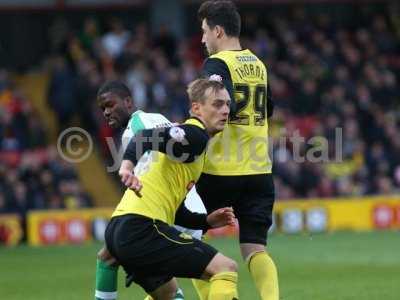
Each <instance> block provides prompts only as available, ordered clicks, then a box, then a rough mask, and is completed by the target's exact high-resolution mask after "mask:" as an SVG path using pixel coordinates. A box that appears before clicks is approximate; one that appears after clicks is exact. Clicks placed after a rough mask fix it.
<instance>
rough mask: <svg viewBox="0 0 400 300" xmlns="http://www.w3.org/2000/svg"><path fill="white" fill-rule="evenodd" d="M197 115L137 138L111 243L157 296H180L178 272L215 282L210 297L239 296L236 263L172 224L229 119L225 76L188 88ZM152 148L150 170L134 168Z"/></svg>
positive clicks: (123, 172) (108, 236)
mask: <svg viewBox="0 0 400 300" xmlns="http://www.w3.org/2000/svg"><path fill="white" fill-rule="evenodd" d="M188 93H189V99H190V100H191V113H192V118H190V119H188V120H187V121H186V122H185V123H184V124H182V125H179V126H174V127H169V128H158V129H145V130H142V131H141V132H140V133H138V134H137V135H135V137H133V138H132V140H131V141H130V143H129V145H128V147H127V149H126V151H125V154H124V158H123V161H122V164H121V168H120V171H119V174H120V177H121V181H122V182H123V183H124V184H125V186H127V187H128V189H127V190H126V192H125V194H124V196H123V197H122V199H121V201H120V203H119V204H118V206H117V208H116V209H115V211H114V213H113V215H112V218H111V221H110V223H109V225H108V226H107V229H106V233H105V240H106V245H107V249H108V250H109V251H110V253H111V254H112V255H113V256H114V257H115V258H116V259H117V260H118V262H119V263H120V264H121V265H122V266H123V267H124V269H125V271H126V273H127V276H128V277H129V278H130V279H132V280H133V281H135V282H136V283H138V284H139V285H140V286H142V287H143V288H144V290H145V291H146V292H147V293H149V294H150V295H151V296H152V297H153V298H154V299H162V300H164V299H168V300H170V299H173V297H174V296H175V293H176V289H177V283H176V280H175V279H174V277H187V278H201V279H203V280H209V282H210V289H209V291H208V295H207V297H208V299H213V300H220V299H221V300H222V299H224V300H225V299H226V300H233V299H238V296H237V291H236V282H237V270H236V263H235V262H234V261H233V260H232V259H230V258H227V257H225V256H224V255H222V254H221V253H219V252H218V251H217V250H215V249H214V248H213V247H211V246H209V245H207V244H205V243H203V242H202V241H200V240H197V239H193V238H192V237H191V236H188V235H185V234H183V233H181V232H179V231H178V230H177V229H175V228H174V227H173V226H172V225H173V223H174V219H175V213H176V211H177V209H178V207H179V206H180V205H181V203H182V201H183V199H184V198H185V196H186V194H187V192H188V191H189V190H190V189H191V188H192V186H193V184H194V183H195V182H196V181H197V180H198V178H199V177H200V175H201V172H202V170H203V167H204V155H205V149H206V146H207V143H208V140H209V138H210V137H212V136H214V135H215V134H216V133H218V132H220V131H221V130H222V129H223V128H224V126H225V123H226V121H227V119H228V114H229V105H230V96H229V93H228V92H227V90H226V89H225V87H224V85H223V84H222V83H221V82H220V81H213V80H208V79H198V80H196V81H194V82H193V83H191V84H190V85H189V88H188ZM147 151H151V152H150V155H151V157H152V160H151V163H150V165H149V166H148V168H147V169H145V170H141V171H140V173H139V174H134V173H133V170H134V167H135V165H136V163H137V162H138V160H139V159H140V157H141V156H142V155H143V154H144V153H146V152H147Z"/></svg>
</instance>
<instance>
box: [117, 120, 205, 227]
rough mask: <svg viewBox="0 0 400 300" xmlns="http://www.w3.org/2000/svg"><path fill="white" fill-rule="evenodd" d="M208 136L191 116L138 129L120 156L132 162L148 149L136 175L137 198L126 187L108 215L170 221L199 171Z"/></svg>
mask: <svg viewBox="0 0 400 300" xmlns="http://www.w3.org/2000/svg"><path fill="white" fill-rule="evenodd" d="M208 139H209V137H208V134H207V132H206V130H205V127H204V125H203V124H202V123H201V122H200V121H199V120H198V119H195V118H190V119H188V120H187V121H186V122H185V123H184V124H183V125H179V126H174V127H170V128H158V129H146V130H143V131H141V132H139V133H138V134H137V135H136V136H135V137H134V138H133V139H132V140H131V141H130V143H129V145H128V147H127V149H126V152H125V154H124V159H129V160H131V161H132V162H133V163H134V164H136V163H137V161H138V160H139V158H140V157H141V156H142V155H143V154H144V153H145V152H147V151H151V153H150V155H151V157H152V159H151V163H150V164H149V165H148V167H147V168H146V170H145V171H144V172H142V174H137V176H138V177H139V180H140V181H141V183H142V185H143V188H142V190H141V191H140V194H141V197H140V196H139V195H137V194H136V193H135V192H133V191H132V190H130V189H127V190H126V191H125V193H124V195H123V197H122V199H121V201H120V203H119V204H118V206H117V207H116V209H115V211H114V213H113V215H112V217H115V216H121V215H126V214H138V215H143V216H145V217H148V218H151V219H156V220H160V221H163V222H165V223H168V224H170V225H172V224H174V221H175V213H176V211H177V210H178V208H179V206H180V205H181V203H182V201H183V200H184V199H185V196H186V194H187V193H188V191H189V190H190V189H191V188H192V187H193V185H194V183H195V182H196V181H197V180H198V179H199V177H200V174H201V172H202V170H203V167H204V155H205V149H206V146H207V142H208Z"/></svg>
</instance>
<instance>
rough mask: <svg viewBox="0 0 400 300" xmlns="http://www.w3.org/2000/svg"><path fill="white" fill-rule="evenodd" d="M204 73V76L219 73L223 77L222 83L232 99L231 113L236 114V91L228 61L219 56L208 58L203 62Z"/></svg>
mask: <svg viewBox="0 0 400 300" xmlns="http://www.w3.org/2000/svg"><path fill="white" fill-rule="evenodd" d="M202 74H203V76H204V77H210V76H211V75H219V76H221V77H222V83H223V84H224V86H225V88H226V89H227V91H228V93H229V96H231V100H232V101H231V107H230V113H229V114H230V115H231V116H234V115H235V112H236V102H235V93H234V90H233V83H232V77H231V73H230V72H229V69H228V66H227V65H226V63H225V62H224V61H223V60H222V59H219V58H208V59H206V61H205V62H204V64H203V70H202Z"/></svg>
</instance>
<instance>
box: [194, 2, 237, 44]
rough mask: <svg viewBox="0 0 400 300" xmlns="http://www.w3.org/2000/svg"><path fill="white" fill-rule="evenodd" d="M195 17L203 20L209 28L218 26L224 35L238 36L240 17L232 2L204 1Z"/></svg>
mask: <svg viewBox="0 0 400 300" xmlns="http://www.w3.org/2000/svg"><path fill="white" fill-rule="evenodd" d="M197 15H198V17H199V19H200V21H203V20H204V19H205V20H206V21H207V25H208V26H209V27H210V28H214V27H215V26H216V25H219V26H221V27H223V28H224V30H225V33H226V35H228V36H233V37H239V36H240V27H241V21H240V15H239V12H238V10H237V8H236V5H235V3H233V2H232V1H227V0H221V1H206V2H204V3H203V4H202V5H201V6H200V8H199V11H198V12H197Z"/></svg>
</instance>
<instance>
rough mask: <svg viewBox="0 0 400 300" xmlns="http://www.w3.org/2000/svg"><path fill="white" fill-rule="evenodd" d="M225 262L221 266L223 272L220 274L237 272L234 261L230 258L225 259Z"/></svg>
mask: <svg viewBox="0 0 400 300" xmlns="http://www.w3.org/2000/svg"><path fill="white" fill-rule="evenodd" d="M226 259H227V261H226V263H225V265H224V266H223V269H224V270H223V271H222V272H237V271H238V265H237V263H236V261H234V260H233V259H230V258H228V257H227V258H226Z"/></svg>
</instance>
